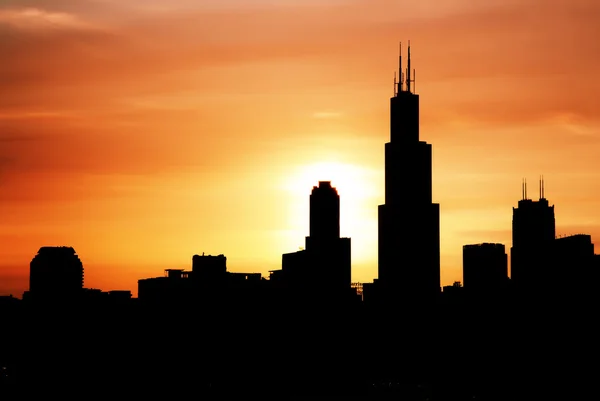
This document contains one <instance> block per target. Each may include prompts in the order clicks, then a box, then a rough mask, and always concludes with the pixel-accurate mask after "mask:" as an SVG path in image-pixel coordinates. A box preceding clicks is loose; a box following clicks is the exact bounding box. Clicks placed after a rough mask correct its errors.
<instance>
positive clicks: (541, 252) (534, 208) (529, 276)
mask: <svg viewBox="0 0 600 401" xmlns="http://www.w3.org/2000/svg"><path fill="white" fill-rule="evenodd" d="M539 190H540V199H539V201H533V200H531V199H528V198H527V182H525V181H524V182H523V183H522V188H521V192H522V199H521V200H520V201H519V204H518V207H516V208H514V207H513V220H512V248H511V255H510V256H511V262H510V277H511V281H512V282H513V284H514V285H515V287H517V288H521V289H524V290H533V289H535V288H541V287H542V286H543V285H544V282H545V281H547V279H548V277H547V276H548V275H549V274H551V273H550V271H549V270H547V267H548V266H549V263H550V258H551V250H552V246H553V244H554V239H555V237H556V228H555V219H554V205H552V206H550V205H549V204H548V200H547V199H546V198H545V196H544V180H543V179H540V182H539Z"/></svg>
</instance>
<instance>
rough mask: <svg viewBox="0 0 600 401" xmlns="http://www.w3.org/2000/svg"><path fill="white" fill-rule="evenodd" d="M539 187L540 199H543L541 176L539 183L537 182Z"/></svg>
mask: <svg viewBox="0 0 600 401" xmlns="http://www.w3.org/2000/svg"><path fill="white" fill-rule="evenodd" d="M539 186H540V199H542V198H544V197H543V196H542V176H541V175H540V182H539Z"/></svg>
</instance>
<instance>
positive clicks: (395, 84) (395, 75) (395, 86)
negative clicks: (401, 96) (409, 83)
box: [394, 71, 397, 96]
mask: <svg viewBox="0 0 600 401" xmlns="http://www.w3.org/2000/svg"><path fill="white" fill-rule="evenodd" d="M396 95H397V93H396V71H394V96H396Z"/></svg>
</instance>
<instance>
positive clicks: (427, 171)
mask: <svg viewBox="0 0 600 401" xmlns="http://www.w3.org/2000/svg"><path fill="white" fill-rule="evenodd" d="M411 74H412V75H411ZM378 212H379V228H378V280H377V281H376V283H377V287H378V290H377V291H378V292H381V294H382V295H384V297H385V298H389V297H392V298H397V300H398V301H401V302H408V301H411V302H415V303H418V304H422V303H423V302H424V301H427V300H433V299H435V298H436V297H437V296H438V295H439V294H440V230H439V220H440V209H439V204H437V203H433V202H432V149H431V145H430V144H428V143H427V142H424V141H421V140H420V138H419V95H417V94H416V93H414V71H412V72H411V66H410V44H409V46H408V62H407V67H406V73H405V74H403V73H402V54H400V79H399V80H398V82H397V83H396V82H394V96H393V97H392V98H391V99H390V141H389V142H388V143H386V144H385V203H384V204H383V205H380V206H379V210H378Z"/></svg>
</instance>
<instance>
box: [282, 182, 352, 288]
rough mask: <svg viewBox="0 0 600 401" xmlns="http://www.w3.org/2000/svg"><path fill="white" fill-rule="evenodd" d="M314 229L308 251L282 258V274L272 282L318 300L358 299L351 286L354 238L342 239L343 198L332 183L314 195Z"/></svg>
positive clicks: (317, 188)
mask: <svg viewBox="0 0 600 401" xmlns="http://www.w3.org/2000/svg"><path fill="white" fill-rule="evenodd" d="M309 220H310V228H309V234H310V235H309V236H307V237H306V238H305V249H303V250H300V251H297V252H292V253H286V254H283V255H282V266H281V267H282V268H281V272H277V271H272V272H271V279H272V280H274V281H278V282H280V283H284V284H282V285H285V286H286V287H287V288H290V289H293V290H294V293H298V292H301V293H306V289H307V288H310V293H311V297H312V298H314V299H315V300H316V299H321V300H322V299H324V298H330V299H337V300H340V299H348V297H349V296H350V297H351V296H352V295H356V290H355V289H353V288H352V286H351V273H352V260H351V241H350V238H343V237H340V196H339V194H338V192H337V189H336V188H334V187H332V186H331V182H330V181H319V185H318V186H315V187H313V189H312V192H311V194H310V216H309Z"/></svg>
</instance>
